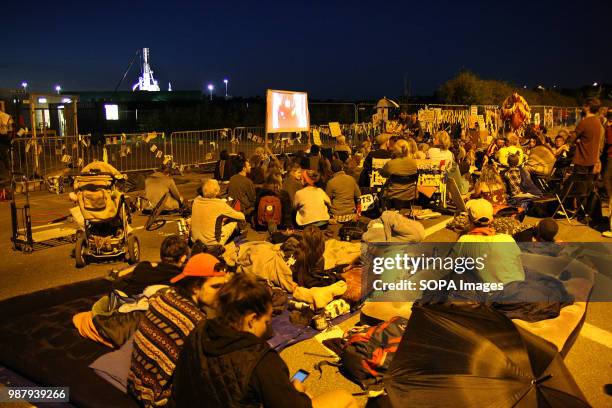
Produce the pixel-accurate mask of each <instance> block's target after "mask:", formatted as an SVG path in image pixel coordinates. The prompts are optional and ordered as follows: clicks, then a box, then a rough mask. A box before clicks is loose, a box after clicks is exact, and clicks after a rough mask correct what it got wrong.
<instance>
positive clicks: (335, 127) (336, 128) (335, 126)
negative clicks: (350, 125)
mask: <svg viewBox="0 0 612 408" xmlns="http://www.w3.org/2000/svg"><path fill="white" fill-rule="evenodd" d="M329 131H330V132H331V135H332V137H338V136H342V131H341V130H340V123H338V122H329Z"/></svg>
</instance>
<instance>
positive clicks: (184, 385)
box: [171, 274, 357, 408]
mask: <svg viewBox="0 0 612 408" xmlns="http://www.w3.org/2000/svg"><path fill="white" fill-rule="evenodd" d="M217 299H218V310H219V317H218V318H215V319H211V320H207V321H206V322H205V323H204V324H201V325H200V326H198V327H197V328H196V329H195V330H194V331H193V333H192V334H191V336H189V337H188V338H187V340H186V341H185V345H184V347H183V351H182V352H181V355H180V357H179V361H178V364H177V367H176V371H175V373H174V382H173V384H172V388H173V390H172V395H171V405H173V406H175V407H177V408H183V407H185V408H187V407H210V408H225V407H238V406H244V407H291V408H301V407H315V408H326V407H339V408H343V407H347V408H348V407H356V406H357V404H356V401H355V399H354V398H353V396H351V395H350V394H349V393H348V392H346V391H344V390H335V391H331V392H328V393H325V394H322V395H320V396H317V397H314V398H313V397H310V396H309V395H308V394H307V392H306V388H305V386H304V384H303V383H301V382H299V381H297V380H293V381H291V380H290V378H289V369H288V368H287V364H285V362H284V361H283V359H282V358H281V357H280V355H279V354H278V353H277V352H276V351H274V350H273V349H272V348H271V347H270V346H269V345H268V343H267V342H266V338H267V337H268V336H269V334H270V325H271V321H272V295H271V293H270V290H269V289H268V287H267V286H266V285H265V284H264V283H262V282H260V281H257V280H256V279H255V278H253V277H250V276H247V275H244V274H237V275H235V276H234V277H233V278H232V280H231V281H230V282H228V283H227V284H226V285H225V286H224V287H223V288H222V289H221V290H220V291H219V293H218V295H217Z"/></svg>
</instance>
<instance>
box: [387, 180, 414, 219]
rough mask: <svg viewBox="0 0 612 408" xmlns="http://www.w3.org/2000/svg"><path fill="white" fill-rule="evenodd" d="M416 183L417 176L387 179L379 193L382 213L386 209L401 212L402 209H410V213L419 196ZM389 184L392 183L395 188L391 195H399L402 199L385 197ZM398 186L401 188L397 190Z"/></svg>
mask: <svg viewBox="0 0 612 408" xmlns="http://www.w3.org/2000/svg"><path fill="white" fill-rule="evenodd" d="M418 181H419V175H418V174H413V175H410V176H391V177H389V178H388V179H387V181H386V183H385V185H384V186H383V188H382V190H381V192H380V203H381V208H382V209H383V211H385V210H388V209H395V210H401V209H404V208H410V212H411V213H412V206H413V204H414V202H415V201H416V199H417V198H418V196H419V192H418V189H417V184H418ZM391 183H393V186H394V187H395V188H396V189H395V190H394V191H393V195H394V196H398V195H400V196H402V197H403V198H401V199H400V198H395V197H388V196H387V191H388V188H389V186H390V185H391ZM398 185H399V186H401V189H397V186H398Z"/></svg>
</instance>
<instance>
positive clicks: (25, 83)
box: [21, 81, 28, 92]
mask: <svg viewBox="0 0 612 408" xmlns="http://www.w3.org/2000/svg"><path fill="white" fill-rule="evenodd" d="M21 87H22V88H23V92H27V91H28V83H27V82H25V81H24V82H22V83H21Z"/></svg>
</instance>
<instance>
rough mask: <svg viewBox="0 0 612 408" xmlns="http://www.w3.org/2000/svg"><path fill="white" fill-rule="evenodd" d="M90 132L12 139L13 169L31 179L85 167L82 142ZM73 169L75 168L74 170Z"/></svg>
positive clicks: (13, 171)
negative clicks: (76, 134)
mask: <svg viewBox="0 0 612 408" xmlns="http://www.w3.org/2000/svg"><path fill="white" fill-rule="evenodd" d="M87 137H88V135H78V136H54V137H39V138H35V139H33V138H31V137H24V138H15V139H12V140H11V171H12V173H13V174H23V175H25V176H27V177H28V179H31V180H33V179H36V178H41V177H49V176H55V175H62V174H65V173H67V172H71V171H74V169H77V170H76V171H78V169H79V168H80V167H82V165H83V163H84V159H83V152H84V149H85V145H84V144H83V143H82V141H83V140H84V138H87ZM71 169H72V170H71Z"/></svg>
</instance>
